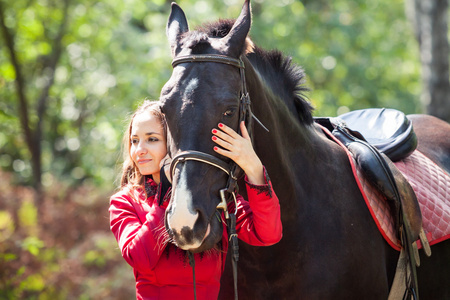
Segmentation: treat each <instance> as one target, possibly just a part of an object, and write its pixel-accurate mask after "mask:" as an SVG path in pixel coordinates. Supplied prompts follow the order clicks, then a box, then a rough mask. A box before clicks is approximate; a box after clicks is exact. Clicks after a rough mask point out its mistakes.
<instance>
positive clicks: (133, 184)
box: [120, 100, 167, 193]
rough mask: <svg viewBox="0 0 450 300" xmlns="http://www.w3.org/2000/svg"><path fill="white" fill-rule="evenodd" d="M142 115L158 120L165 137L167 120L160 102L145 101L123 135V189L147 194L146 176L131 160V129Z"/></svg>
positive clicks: (121, 181)
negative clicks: (149, 115)
mask: <svg viewBox="0 0 450 300" xmlns="http://www.w3.org/2000/svg"><path fill="white" fill-rule="evenodd" d="M142 113H148V114H151V115H153V116H155V117H157V118H158V120H159V121H160V122H161V126H162V128H163V132H164V137H166V136H167V128H166V120H165V117H164V114H163V113H162V112H161V109H160V102H159V101H150V100H144V102H143V103H142V104H141V105H139V107H138V108H137V109H136V111H135V112H134V114H133V115H132V116H131V118H130V121H129V123H128V126H127V129H126V131H125V134H124V135H123V142H122V145H123V160H124V161H123V166H122V176H121V179H120V187H121V188H129V189H130V191H133V190H138V189H139V190H141V191H143V192H144V193H145V189H144V176H143V175H142V174H141V172H139V168H138V167H137V166H136V164H135V163H134V161H133V159H132V158H131V154H130V150H131V129H132V125H133V120H134V118H135V117H136V116H137V115H139V114H142Z"/></svg>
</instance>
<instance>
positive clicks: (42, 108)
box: [36, 0, 70, 136]
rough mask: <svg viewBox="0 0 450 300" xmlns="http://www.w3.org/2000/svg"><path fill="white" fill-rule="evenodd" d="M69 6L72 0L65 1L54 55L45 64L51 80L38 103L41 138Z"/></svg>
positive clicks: (55, 41)
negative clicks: (43, 119)
mask: <svg viewBox="0 0 450 300" xmlns="http://www.w3.org/2000/svg"><path fill="white" fill-rule="evenodd" d="M69 4H70V0H65V1H64V8H63V19H62V20H61V24H60V26H59V29H58V34H57V36H56V38H55V39H54V42H53V47H52V49H53V50H52V53H51V54H50V59H49V60H48V63H45V64H44V68H43V70H44V71H45V70H46V69H49V70H50V71H51V72H50V78H49V79H48V81H47V83H46V85H45V86H44V88H43V89H42V91H41V94H40V97H39V99H38V102H37V108H36V110H37V116H38V124H37V125H38V126H37V127H36V129H37V130H39V136H40V134H41V126H42V125H41V124H42V117H43V115H44V112H45V108H46V102H47V99H48V95H49V91H50V88H51V86H52V85H53V82H54V80H55V71H56V66H57V64H58V61H59V59H60V57H61V53H62V48H63V47H62V38H63V37H64V34H65V31H66V27H67V22H68V21H67V20H68V11H69Z"/></svg>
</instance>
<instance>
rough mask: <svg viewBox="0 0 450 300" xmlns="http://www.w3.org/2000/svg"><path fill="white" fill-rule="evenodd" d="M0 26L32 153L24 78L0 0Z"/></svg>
mask: <svg viewBox="0 0 450 300" xmlns="http://www.w3.org/2000/svg"><path fill="white" fill-rule="evenodd" d="M0 28H1V29H2V33H3V38H4V40H5V44H6V48H7V49H8V52H9V55H10V58H11V64H12V65H13V68H14V71H15V73H16V80H15V82H16V91H17V96H18V100H19V118H20V124H21V126H22V130H23V132H24V135H25V140H26V143H27V146H28V148H29V150H30V152H31V155H33V135H32V131H31V128H30V121H29V118H28V100H27V98H26V94H25V89H26V87H25V86H26V84H25V79H24V77H23V75H22V71H21V66H20V63H19V61H18V59H17V57H16V51H15V49H14V48H15V47H14V34H13V33H12V32H11V31H10V29H9V28H8V27H7V26H6V24H5V11H4V9H3V5H2V2H1V1H0Z"/></svg>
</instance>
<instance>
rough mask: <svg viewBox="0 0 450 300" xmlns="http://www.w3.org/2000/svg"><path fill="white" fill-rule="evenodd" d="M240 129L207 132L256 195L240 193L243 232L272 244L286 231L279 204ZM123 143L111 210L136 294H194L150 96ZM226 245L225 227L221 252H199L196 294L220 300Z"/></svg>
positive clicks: (160, 120) (162, 135) (250, 239)
mask: <svg viewBox="0 0 450 300" xmlns="http://www.w3.org/2000/svg"><path fill="white" fill-rule="evenodd" d="M241 131H242V136H240V135H239V134H237V133H236V132H235V131H234V130H232V129H231V128H229V127H227V126H225V125H223V124H218V128H212V129H211V133H212V135H211V136H209V137H208V136H206V137H205V138H211V139H212V140H213V141H214V142H215V143H216V144H217V145H218V146H217V147H214V151H216V152H217V153H219V154H221V155H223V156H226V157H229V158H231V159H233V160H234V161H235V162H236V163H237V164H238V165H239V166H240V167H241V168H242V169H243V170H244V171H245V173H246V177H245V180H246V185H247V194H248V198H249V201H246V200H244V199H243V198H242V196H240V195H237V203H238V210H237V213H236V218H237V219H238V220H239V221H238V222H237V228H236V229H237V233H238V237H239V238H240V239H242V240H243V241H245V242H247V243H250V244H252V245H255V246H269V245H272V244H274V243H277V242H278V241H279V240H280V239H281V237H282V226H281V220H280V206H279V202H278V198H277V196H276V195H275V192H274V191H273V189H272V185H271V183H270V180H269V177H268V176H267V174H266V171H265V168H264V167H263V165H262V164H261V161H260V159H259V158H258V156H257V155H256V154H255V151H254V150H253V147H252V144H251V141H250V138H249V136H248V133H247V130H246V128H245V126H244V124H243V123H242V124H241ZM124 146H125V151H124V152H125V161H124V163H123V173H122V178H121V186H120V191H119V192H117V193H116V194H114V195H113V196H112V197H111V199H110V208H109V212H110V224H111V231H112V232H113V233H114V236H115V237H116V239H117V242H118V244H119V247H120V250H121V252H122V256H123V257H124V259H125V260H126V261H127V262H128V264H130V266H131V267H133V271H134V276H135V279H136V298H137V299H193V275H192V269H191V268H190V266H189V262H188V258H187V255H186V252H185V251H184V250H182V249H179V248H177V247H176V246H175V245H174V244H172V243H170V242H169V241H168V239H167V233H166V231H165V228H164V212H165V209H166V207H167V205H168V202H169V201H170V197H169V196H170V195H169V194H170V193H169V192H168V193H167V194H166V195H163V192H162V190H166V188H163V187H162V185H163V182H161V181H164V180H162V179H163V177H164V174H163V173H160V170H161V167H160V165H161V162H162V160H163V158H164V157H165V156H166V154H167V148H166V128H165V121H164V115H163V114H162V113H161V112H160V110H159V103H158V102H151V101H148V100H146V101H145V102H144V103H143V104H142V105H141V106H140V107H139V108H138V109H137V110H136V112H135V113H134V114H133V116H132V117H131V120H130V123H129V125H128V129H127V131H126V132H125V136H124ZM169 190H170V188H169ZM262 203H263V204H264V205H262ZM233 210H234V209H233ZM255 215H257V216H258V218H254V216H255ZM258 220H259V221H258ZM244 224H245V226H244ZM268 224H270V225H268ZM251 225H253V226H251ZM224 227H225V226H224ZM258 232H260V233H263V234H261V236H263V237H264V238H261V237H260V235H259V234H258ZM227 245H228V243H227V233H226V229H225V228H224V234H223V237H222V242H221V245H219V246H218V248H219V249H220V250H219V251H208V253H198V254H195V256H194V257H195V262H196V267H195V273H196V289H197V299H217V296H218V294H219V288H220V276H221V274H222V272H223V266H224V262H225V257H226V252H227V249H226V248H227Z"/></svg>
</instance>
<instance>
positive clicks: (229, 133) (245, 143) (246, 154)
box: [212, 121, 265, 185]
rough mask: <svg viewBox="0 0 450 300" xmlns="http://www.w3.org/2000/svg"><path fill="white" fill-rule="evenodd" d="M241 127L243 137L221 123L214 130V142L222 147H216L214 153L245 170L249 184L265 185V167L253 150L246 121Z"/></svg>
mask: <svg viewBox="0 0 450 300" xmlns="http://www.w3.org/2000/svg"><path fill="white" fill-rule="evenodd" d="M240 127H241V132H242V136H240V135H239V134H237V133H236V131H234V130H233V129H231V128H230V127H228V126H226V125H224V124H222V123H219V129H216V128H214V129H213V130H212V133H213V136H212V140H213V141H214V142H215V143H216V144H217V145H219V146H220V147H217V146H216V147H214V151H216V152H217V153H219V154H221V155H223V156H226V157H228V158H231V159H232V160H233V161H234V162H235V163H237V164H238V165H239V167H241V168H242V170H244V172H245V174H246V175H247V178H248V180H249V182H251V183H253V184H256V185H262V184H265V180H264V171H263V165H262V163H261V160H260V159H259V157H258V156H257V155H256V153H255V150H254V149H253V146H252V142H251V139H250V136H249V134H248V131H247V128H246V127H245V123H244V121H242V122H241V124H240ZM221 147H222V148H221Z"/></svg>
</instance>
